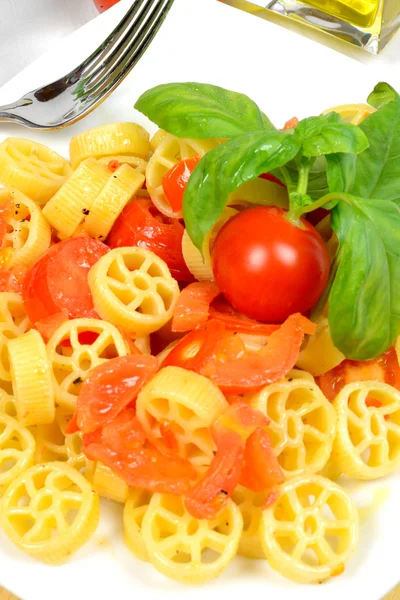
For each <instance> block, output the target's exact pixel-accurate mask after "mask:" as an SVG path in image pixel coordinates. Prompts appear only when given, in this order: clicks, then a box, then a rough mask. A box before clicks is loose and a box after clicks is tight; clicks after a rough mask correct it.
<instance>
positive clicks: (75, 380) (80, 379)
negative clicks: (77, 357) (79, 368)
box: [73, 377, 82, 385]
mask: <svg viewBox="0 0 400 600" xmlns="http://www.w3.org/2000/svg"><path fill="white" fill-rule="evenodd" d="M73 383H74V384H75V385H77V384H78V383H82V377H77V378H76V379H74V381H73Z"/></svg>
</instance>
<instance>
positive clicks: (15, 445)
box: [0, 412, 35, 513]
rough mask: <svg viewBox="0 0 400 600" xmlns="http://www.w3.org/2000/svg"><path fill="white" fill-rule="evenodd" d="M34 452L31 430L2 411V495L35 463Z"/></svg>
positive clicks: (0, 465) (0, 440)
mask: <svg viewBox="0 0 400 600" xmlns="http://www.w3.org/2000/svg"><path fill="white" fill-rule="evenodd" d="M34 453H35V439H34V437H33V435H32V434H31V432H30V431H29V430H28V429H27V428H26V427H23V425H21V423H19V422H18V421H17V420H16V419H13V418H12V417H10V416H8V415H6V414H4V413H1V412H0V495H1V494H2V492H3V491H4V489H5V488H6V486H7V485H8V484H9V483H10V481H13V480H14V479H15V478H16V477H17V476H18V475H19V474H20V473H22V472H23V471H25V469H28V468H29V467H30V466H31V465H32V464H33V457H34ZM0 513H1V511H0Z"/></svg>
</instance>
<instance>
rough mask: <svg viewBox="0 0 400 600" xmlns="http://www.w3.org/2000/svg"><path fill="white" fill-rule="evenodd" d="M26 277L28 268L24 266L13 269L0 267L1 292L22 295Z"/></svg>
mask: <svg viewBox="0 0 400 600" xmlns="http://www.w3.org/2000/svg"><path fill="white" fill-rule="evenodd" d="M25 276H26V267H23V266H22V265H17V266H15V267H11V268H7V267H3V266H1V265H0V292H13V293H15V294H21V292H22V288H23V284H24V279H25Z"/></svg>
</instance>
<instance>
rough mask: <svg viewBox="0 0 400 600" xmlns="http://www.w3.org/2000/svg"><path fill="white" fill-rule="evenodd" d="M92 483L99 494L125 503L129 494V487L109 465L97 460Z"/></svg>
mask: <svg viewBox="0 0 400 600" xmlns="http://www.w3.org/2000/svg"><path fill="white" fill-rule="evenodd" d="M92 485H93V488H94V489H95V490H96V492H97V493H98V494H99V496H102V497H103V498H108V499H109V500H115V502H120V503H121V504H125V502H126V501H127V500H128V496H129V487H128V485H127V483H125V481H124V480H123V479H121V477H118V475H116V474H115V473H114V471H112V470H111V469H110V468H109V467H106V466H105V465H103V464H101V463H99V462H97V463H96V465H95V467H94V471H93V478H92Z"/></svg>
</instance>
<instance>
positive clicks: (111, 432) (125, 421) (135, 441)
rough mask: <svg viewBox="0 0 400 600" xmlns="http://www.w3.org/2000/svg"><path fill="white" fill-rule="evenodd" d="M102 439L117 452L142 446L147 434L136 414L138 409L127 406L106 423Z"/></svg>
mask: <svg viewBox="0 0 400 600" xmlns="http://www.w3.org/2000/svg"><path fill="white" fill-rule="evenodd" d="M101 441H102V443H103V444H104V445H105V446H107V447H109V448H111V449H112V450H114V451H115V452H125V451H126V450H135V449H136V448H141V447H142V446H143V445H144V443H145V441H146V434H145V432H144V430H143V427H142V425H141V424H140V421H139V419H138V418H137V416H136V410H135V409H134V408H129V407H128V408H125V409H124V410H123V411H122V412H120V413H119V415H117V416H116V417H115V418H114V419H112V420H111V421H109V422H108V423H106V424H105V425H104V427H103V428H102V431H101Z"/></svg>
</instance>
